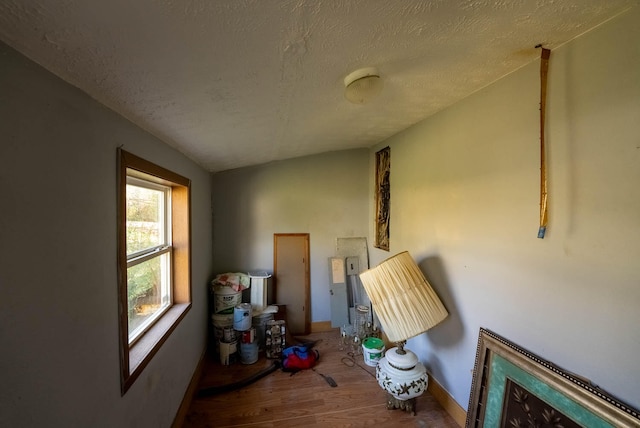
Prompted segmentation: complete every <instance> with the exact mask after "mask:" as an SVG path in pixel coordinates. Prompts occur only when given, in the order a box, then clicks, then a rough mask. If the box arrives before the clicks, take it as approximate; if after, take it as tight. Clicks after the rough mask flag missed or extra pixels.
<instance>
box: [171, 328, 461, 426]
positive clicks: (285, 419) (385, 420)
mask: <svg viewBox="0 0 640 428" xmlns="http://www.w3.org/2000/svg"><path fill="white" fill-rule="evenodd" d="M304 339H305V340H311V341H313V340H317V341H318V342H317V343H316V345H315V349H317V350H318V351H319V352H320V359H319V360H318V363H317V364H316V366H315V367H314V370H303V371H300V372H298V373H295V374H291V373H287V372H283V371H282V370H280V369H277V370H275V371H273V372H271V373H269V374H267V375H265V376H264V377H262V378H260V379H259V380H257V381H255V382H253V383H251V384H249V385H247V386H244V387H240V388H236V389H233V390H229V391H224V392H219V391H216V392H218V393H215V394H204V392H205V391H207V388H210V389H209V391H211V388H213V389H220V388H222V389H224V388H225V385H229V384H233V383H234V382H238V381H241V380H242V379H247V378H250V377H251V376H253V375H255V374H256V373H259V372H261V371H262V370H264V369H268V368H269V367H271V365H272V364H273V361H272V360H267V359H266V358H265V357H264V355H263V354H264V353H261V354H260V358H259V360H258V362H256V363H255V364H250V365H244V364H241V363H240V362H236V363H235V364H232V365H229V366H223V365H221V364H219V363H218V362H216V361H214V359H213V358H210V357H207V358H206V361H205V366H204V371H203V375H202V377H201V379H200V382H199V388H198V389H199V391H200V394H198V393H196V396H195V397H194V399H193V401H192V402H191V405H190V407H189V410H188V412H187V414H186V417H185V419H184V423H183V427H190V428H199V427H278V428H287V427H347V426H348V427H356V426H371V425H378V424H385V425H386V426H394V427H395V426H414V427H438V428H440V427H443V428H458V425H457V424H456V422H455V421H454V420H453V419H452V418H451V417H450V416H449V415H448V414H447V413H446V412H445V411H444V410H443V409H442V407H441V406H440V405H439V404H438V403H437V402H436V400H435V399H434V398H433V397H432V396H431V395H430V394H429V393H425V394H423V395H422V396H420V397H419V398H418V399H417V403H416V415H415V416H411V414H409V413H406V412H404V411H401V410H387V408H386V400H385V392H384V391H383V390H382V389H381V388H380V387H379V386H378V384H377V382H376V379H375V368H373V367H369V366H367V365H366V364H365V363H364V360H363V357H362V356H359V357H356V359H355V362H356V363H357V364H354V359H351V358H350V357H349V355H347V353H346V351H340V350H339V337H338V333H337V332H336V331H331V332H323V333H313V334H311V335H309V336H305V337H304ZM322 374H323V375H326V376H330V377H331V378H332V379H333V380H335V382H336V383H337V387H331V386H330V385H329V384H328V382H327V381H326V380H325V378H324V377H323V376H322Z"/></svg>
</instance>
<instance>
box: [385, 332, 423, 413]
mask: <svg viewBox="0 0 640 428" xmlns="http://www.w3.org/2000/svg"><path fill="white" fill-rule="evenodd" d="M403 345H404V344H400V345H399V346H398V347H397V348H391V349H390V350H389V351H387V353H386V354H385V356H384V357H383V358H381V359H380V361H379V362H378V365H377V366H376V379H377V380H378V385H380V387H381V388H382V389H384V390H385V391H387V409H390V410H391V409H402V410H405V411H407V412H410V413H411V414H412V415H414V416H415V414H416V412H415V402H416V397H419V396H421V395H422V393H423V392H424V391H426V390H427V385H428V383H429V377H428V376H427V370H426V369H425V368H424V365H422V363H421V362H420V361H418V357H417V356H416V354H414V353H413V352H411V351H409V350H405V349H404V346H403Z"/></svg>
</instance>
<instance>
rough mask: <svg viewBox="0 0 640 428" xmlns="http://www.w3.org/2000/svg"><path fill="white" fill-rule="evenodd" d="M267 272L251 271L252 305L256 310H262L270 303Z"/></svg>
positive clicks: (269, 276)
mask: <svg viewBox="0 0 640 428" xmlns="http://www.w3.org/2000/svg"><path fill="white" fill-rule="evenodd" d="M269 278H271V275H269V274H268V273H267V272H249V280H250V284H251V285H250V289H251V305H252V306H253V307H254V309H255V310H256V311H262V310H263V309H264V308H266V307H267V304H268V298H267V297H268V279H269Z"/></svg>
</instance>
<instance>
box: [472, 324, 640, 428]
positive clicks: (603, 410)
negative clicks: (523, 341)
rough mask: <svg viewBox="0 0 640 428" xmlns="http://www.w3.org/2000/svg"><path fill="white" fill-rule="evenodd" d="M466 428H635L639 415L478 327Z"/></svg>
mask: <svg viewBox="0 0 640 428" xmlns="http://www.w3.org/2000/svg"><path fill="white" fill-rule="evenodd" d="M465 426H466V428H483V427H485V426H486V427H509V428H513V427H529V426H562V427H564V428H573V427H590V428H591V427H593V428H595V427H597V428H631V427H635V428H637V427H639V426H640V414H639V413H638V411H637V410H635V409H633V408H631V407H630V406H629V405H627V404H625V403H622V402H621V401H619V400H618V399H616V398H614V397H613V396H611V395H610V394H608V393H607V392H605V391H603V390H602V389H600V388H599V387H598V386H596V385H593V384H592V383H591V382H590V381H589V380H588V379H585V378H582V377H580V376H578V375H576V374H574V373H570V372H567V371H565V370H563V369H561V368H559V367H557V366H556V365H554V364H553V363H551V362H549V361H546V360H544V359H542V358H540V357H538V356H537V355H535V354H533V353H532V352H529V351H527V350H525V349H523V348H521V347H519V346H518V345H516V344H514V343H512V342H510V341H508V340H507V339H505V338H503V337H501V336H499V335H497V334H495V333H493V332H491V331H489V330H485V329H483V328H481V329H480V335H479V338H478V349H477V353H476V361H475V367H474V371H473V381H472V383H471V396H470V398H469V410H468V411H467V421H466V425H465Z"/></svg>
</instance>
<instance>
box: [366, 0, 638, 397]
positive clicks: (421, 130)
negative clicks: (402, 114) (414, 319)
mask: <svg viewBox="0 0 640 428" xmlns="http://www.w3.org/2000/svg"><path fill="white" fill-rule="evenodd" d="M638 22H640V8H638V7H636V8H635V9H634V10H633V11H631V12H630V13H627V14H626V15H624V16H621V17H618V18H617V19H615V20H613V21H611V22H609V23H607V24H605V25H603V26H602V27H600V28H598V29H596V30H595V31H592V32H590V33H588V34H586V35H583V36H582V37H580V38H579V39H577V40H575V41H573V42H571V43H569V44H567V45H564V46H562V47H559V48H557V49H554V50H553V52H552V54H551V61H550V74H549V102H548V110H547V111H548V122H547V124H548V133H547V144H548V161H549V163H548V173H549V194H550V196H549V201H550V202H549V205H550V212H549V227H548V230H547V235H546V237H545V238H544V239H538V238H537V232H538V221H539V218H538V214H539V207H538V204H539V147H540V146H539V111H538V107H539V61H536V62H535V63H532V64H530V65H528V66H526V67H524V68H522V69H520V70H519V71H517V72H515V73H513V74H511V75H509V76H507V77H506V78H504V79H502V80H500V81H498V82H496V83H495V84H493V85H491V86H490V87H487V88H485V89H484V90H482V91H480V92H478V93H476V94H474V95H473V96H470V97H469V98H467V99H465V100H464V101H462V102H460V103H458V104H456V105H454V106H452V107H450V108H448V109H446V110H444V111H442V112H440V113H439V114H437V115H435V116H433V117H432V118H430V119H428V120H426V121H424V122H422V123H420V124H418V125H416V126H414V127H412V128H410V129H408V130H406V131H405V132H402V133H401V134H399V135H397V136H395V137H393V138H390V139H389V140H387V141H385V142H383V143H381V144H380V145H379V146H377V147H375V148H374V149H372V151H371V153H370V158H371V160H373V153H374V152H375V151H376V150H378V149H379V148H381V147H384V146H386V145H389V146H390V147H391V165H392V167H391V251H390V252H389V253H387V252H383V251H380V250H376V249H371V258H372V263H373V264H376V263H378V262H379V261H381V260H382V259H384V258H386V257H387V256H389V254H394V253H397V252H400V251H403V250H409V251H410V252H411V253H412V255H413V256H414V258H415V259H416V260H417V261H418V262H419V263H420V265H421V266H422V268H423V271H424V272H426V274H427V276H428V278H429V279H430V280H431V282H432V283H433V285H434V287H435V288H436V289H437V291H438V293H439V294H440V295H441V296H442V298H443V299H444V301H445V305H446V306H447V307H448V308H449V310H450V311H451V316H450V317H449V318H448V319H447V320H446V321H445V322H444V323H443V324H441V325H440V326H438V327H436V328H434V329H433V330H431V331H430V332H429V333H428V334H426V335H422V336H420V337H418V338H416V339H412V340H411V341H410V342H409V347H411V348H412V349H413V350H415V351H417V352H418V354H419V356H420V358H421V359H422V360H423V361H425V362H426V364H427V366H428V367H429V369H430V371H432V372H433V374H434V376H435V377H436V378H437V379H438V382H439V383H440V384H442V385H443V386H444V387H445V388H446V389H447V390H448V391H449V392H450V393H451V394H452V395H453V396H454V398H455V399H456V400H457V401H458V403H459V404H461V405H462V406H464V407H466V405H467V403H468V397H469V388H470V384H471V370H472V368H473V363H474V355H475V346H476V341H477V335H478V329H479V327H481V326H482V327H485V328H489V329H491V330H493V331H495V332H496V333H498V334H501V335H503V336H505V337H507V338H508V339H511V340H513V341H514V342H516V343H518V344H520V345H521V346H524V347H525V348H528V349H530V350H531V351H533V352H536V353H538V354H539V355H541V356H542V357H544V358H547V359H549V360H551V361H553V362H555V363H556V364H558V365H560V366H562V367H565V368H566V369H568V370H571V371H574V372H577V373H579V374H581V375H583V376H586V377H588V378H591V379H593V381H594V382H595V383H596V384H598V385H600V386H601V387H603V388H605V389H607V390H609V391H610V392H612V393H613V394H615V395H618V396H619V397H620V398H622V399H624V400H626V401H629V402H630V403H631V404H633V405H635V406H636V407H640V397H638V394H637V391H638V385H640V371H639V370H638V368H637V361H638V355H640V329H638V325H640V310H638V304H639V303H640V262H639V260H640V190H639V187H638V186H639V185H640V78H639V77H640V49H639V48H638V46H639V45H638V41H640V26H638ZM543 39H544V38H543ZM370 177H373V173H372V171H370ZM370 181H371V179H370ZM369 200H370V201H371V200H372V198H369ZM371 209H372V208H370V210H371ZM369 217H370V218H371V217H372V215H371V214H370V216H369ZM372 228H373V226H372V225H370V236H371V234H372V233H373V229H372Z"/></svg>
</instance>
